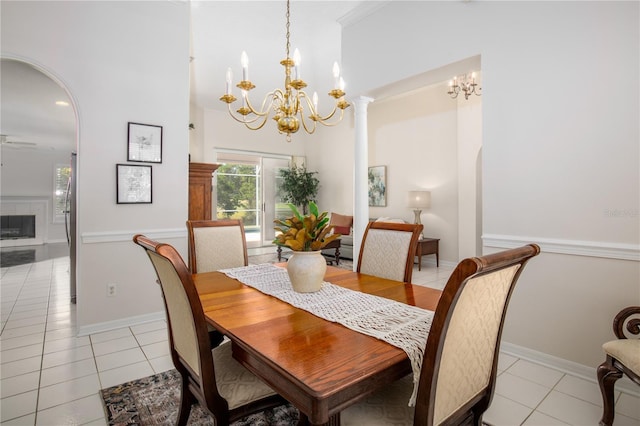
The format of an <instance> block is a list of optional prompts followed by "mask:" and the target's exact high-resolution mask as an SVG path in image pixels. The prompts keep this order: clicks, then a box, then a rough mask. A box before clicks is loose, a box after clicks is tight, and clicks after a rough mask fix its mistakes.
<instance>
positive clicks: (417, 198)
mask: <svg viewBox="0 0 640 426" xmlns="http://www.w3.org/2000/svg"><path fill="white" fill-rule="evenodd" d="M430 206H431V192H429V191H409V207H410V208H412V209H413V214H414V215H415V221H414V223H416V224H418V225H419V224H421V223H422V222H420V214H421V213H422V209H428V208H429V207H430Z"/></svg>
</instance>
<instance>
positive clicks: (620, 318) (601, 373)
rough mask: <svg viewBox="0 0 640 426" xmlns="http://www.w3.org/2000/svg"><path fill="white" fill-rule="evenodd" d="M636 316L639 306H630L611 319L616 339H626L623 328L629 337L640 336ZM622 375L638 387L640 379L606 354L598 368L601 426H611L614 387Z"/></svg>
mask: <svg viewBox="0 0 640 426" xmlns="http://www.w3.org/2000/svg"><path fill="white" fill-rule="evenodd" d="M638 315H640V306H630V307H628V308H625V309H623V310H621V311H620V312H618V314H617V315H616V316H615V318H614V319H613V333H614V334H615V335H616V337H617V338H618V339H626V338H627V333H626V332H625V328H626V330H627V332H628V333H629V334H630V335H631V336H638V335H640V318H637V316H638ZM632 316H633V317H634V318H632ZM623 374H626V375H627V377H629V378H630V379H631V380H632V381H633V382H635V383H636V384H638V385H640V377H639V376H638V375H637V374H636V373H634V372H633V371H631V370H630V369H629V368H627V366H625V365H624V364H623V363H621V362H620V361H619V360H617V359H615V358H614V357H612V356H611V355H609V354H607V359H606V360H605V362H603V363H602V364H600V365H599V366H598V370H597V376H598V384H599V385H600V392H601V393H602V402H603V410H602V418H601V419H600V425H601V426H611V425H612V424H613V419H614V417H615V403H614V386H615V383H616V381H617V380H618V379H620V378H621V377H622V375H623Z"/></svg>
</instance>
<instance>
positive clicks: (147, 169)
mask: <svg viewBox="0 0 640 426" xmlns="http://www.w3.org/2000/svg"><path fill="white" fill-rule="evenodd" d="M116 193H117V200H116V202H117V203H118V204H140V203H142V204H145V203H146V204H150V203H151V166H133V165H131V164H116Z"/></svg>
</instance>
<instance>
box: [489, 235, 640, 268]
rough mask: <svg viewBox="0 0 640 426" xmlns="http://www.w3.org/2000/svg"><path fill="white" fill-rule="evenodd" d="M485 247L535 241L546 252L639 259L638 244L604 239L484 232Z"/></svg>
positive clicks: (510, 246) (511, 246) (505, 247)
mask: <svg viewBox="0 0 640 426" xmlns="http://www.w3.org/2000/svg"><path fill="white" fill-rule="evenodd" d="M482 241H483V245H484V246H485V247H494V248H503V249H509V248H515V247H519V246H521V245H524V244H528V243H536V244H538V245H539V246H540V249H541V250H542V251H543V252H546V253H559V254H570V255H574V256H589V257H604V258H608V259H619V260H633V261H636V262H638V261H640V244H624V243H611V242H604V241H580V240H564V239H556V238H539V237H524V236H519V235H499V234H484V235H483V236H482Z"/></svg>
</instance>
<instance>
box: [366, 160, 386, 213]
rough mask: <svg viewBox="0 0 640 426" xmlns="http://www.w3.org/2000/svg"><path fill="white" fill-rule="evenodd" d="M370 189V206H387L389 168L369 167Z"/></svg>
mask: <svg viewBox="0 0 640 426" xmlns="http://www.w3.org/2000/svg"><path fill="white" fill-rule="evenodd" d="M367 180H368V187H369V206H371V207H385V206H386V205H387V166H373V167H369V170H368V173H367Z"/></svg>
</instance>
